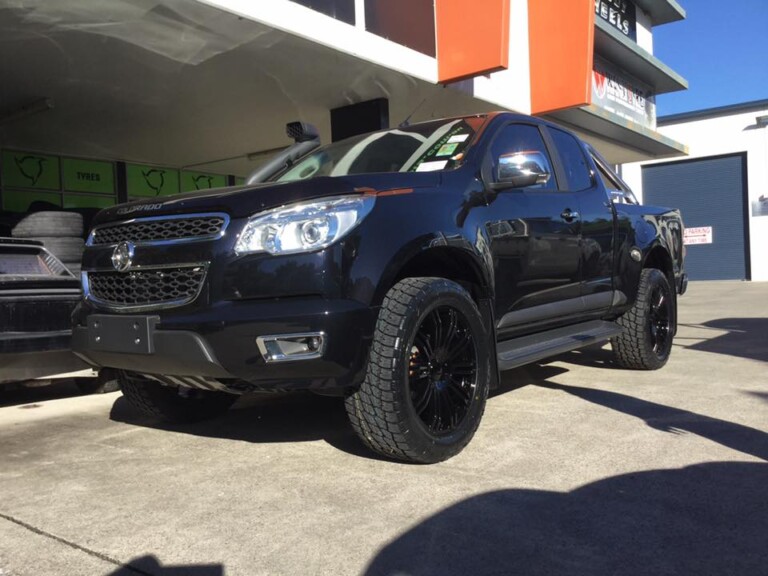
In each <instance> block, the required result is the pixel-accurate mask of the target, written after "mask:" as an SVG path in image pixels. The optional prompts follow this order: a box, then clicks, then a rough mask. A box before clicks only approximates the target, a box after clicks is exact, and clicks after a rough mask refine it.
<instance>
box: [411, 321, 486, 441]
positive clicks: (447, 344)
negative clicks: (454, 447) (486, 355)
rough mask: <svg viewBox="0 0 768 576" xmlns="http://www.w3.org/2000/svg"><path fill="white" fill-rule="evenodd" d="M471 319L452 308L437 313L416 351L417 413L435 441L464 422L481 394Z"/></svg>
mask: <svg viewBox="0 0 768 576" xmlns="http://www.w3.org/2000/svg"><path fill="white" fill-rule="evenodd" d="M476 346H477V345H476V342H475V339H474V338H473V336H472V331H471V330H470V328H469V325H468V322H467V319H466V317H464V315H463V314H462V313H461V312H459V311H458V310H456V308H453V307H451V306H440V307H438V308H435V309H433V310H432V311H431V312H430V313H429V314H428V315H427V317H426V318H424V320H423V321H422V322H421V324H420V325H419V328H418V330H417V332H416V335H415V337H414V339H413V344H412V346H411V358H410V362H409V366H408V385H409V389H410V397H411V403H412V406H413V409H414V410H415V411H416V414H417V416H418V417H419V419H420V420H421V422H422V423H423V424H424V426H426V427H427V429H428V430H429V431H430V432H431V433H433V434H436V435H441V434H449V433H450V432H452V431H454V430H456V428H457V427H458V426H459V425H460V424H461V423H462V422H463V421H464V419H465V418H466V416H467V413H468V412H469V407H470V405H471V403H472V398H473V396H474V393H475V389H476V388H477V349H476Z"/></svg>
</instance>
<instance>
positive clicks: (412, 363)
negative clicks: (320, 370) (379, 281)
mask: <svg viewBox="0 0 768 576" xmlns="http://www.w3.org/2000/svg"><path fill="white" fill-rule="evenodd" d="M487 341H488V339H487V338H486V332H485V328H484V327H483V321H482V318H481V316H480V313H479V311H478V309H477V306H476V305H475V303H474V301H473V300H472V298H471V297H470V295H469V294H468V293H467V291H466V290H464V289H463V288H462V287H461V286H459V285H458V284H456V283H455V282H452V281H450V280H446V279H443V278H407V279H405V280H401V281H400V282H398V283H397V284H396V285H395V286H393V287H392V288H391V289H390V290H389V292H388V293H387V295H386V297H385V299H384V303H383V305H382V308H381V311H380V312H379V317H378V320H377V323H376V332H375V334H374V339H373V344H372V346H371V351H370V354H369V358H368V366H367V371H366V377H365V380H364V382H363V384H362V385H361V386H360V389H359V390H357V391H355V392H354V393H353V394H352V395H350V396H349V397H348V398H347V399H346V407H347V413H348V415H349V419H350V422H351V424H352V427H353V428H354V429H355V432H357V434H358V436H360V438H361V439H362V440H363V442H364V443H365V444H366V445H367V446H368V447H369V448H371V449H372V450H374V451H376V452H378V453H380V454H383V455H385V456H388V457H391V458H396V459H399V460H405V461H409V462H420V463H434V462H440V461H443V460H447V459H448V458H450V457H452V456H455V455H456V454H458V453H459V452H461V450H462V449H463V448H464V447H465V446H466V445H467V444H468V443H469V441H470V440H471V439H472V436H474V434H475V431H476V430H477V427H478V425H479V424H480V419H481V417H482V415H483V411H484V409H485V401H486V398H487V396H488V386H489V375H490V355H489V352H488V348H487Z"/></svg>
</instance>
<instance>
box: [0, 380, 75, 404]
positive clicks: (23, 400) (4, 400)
mask: <svg viewBox="0 0 768 576" xmlns="http://www.w3.org/2000/svg"><path fill="white" fill-rule="evenodd" d="M82 395H83V393H82V392H81V391H80V389H79V388H78V387H77V386H76V385H75V383H74V381H73V380H71V379H63V380H59V381H54V382H53V383H52V384H50V385H47V386H40V387H35V388H25V387H23V386H20V385H18V384H3V385H0V408H3V407H5V406H19V407H21V408H24V407H25V406H23V404H29V405H34V404H35V403H36V402H45V401H46V400H57V399H59V398H72V397H73V396H82Z"/></svg>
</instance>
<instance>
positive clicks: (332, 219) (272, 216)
mask: <svg viewBox="0 0 768 576" xmlns="http://www.w3.org/2000/svg"><path fill="white" fill-rule="evenodd" d="M375 201H376V198H375V196H334V197H332V198H324V199H322V200H314V201H312V202H301V203H299V204H293V205H291V206H285V207H282V208H278V209H276V210H269V211H267V212H263V213H261V214H258V215H256V216H253V217H251V219H250V220H248V224H246V225H245V228H243V231H242V232H241V233H240V236H239V238H238V239H237V243H236V244H235V252H237V253H238V254H243V253H247V252H269V253H270V254H294V253H296V252H309V251H312V250H320V249H322V248H325V247H327V246H330V245H331V244H333V243H334V242H336V240H339V239H340V238H343V237H344V236H346V235H347V234H348V233H349V232H350V230H352V229H353V228H354V227H355V226H357V225H358V224H360V222H362V221H363V218H365V217H366V216H367V215H368V213H369V212H370V211H371V209H372V208H373V204H374V202H375Z"/></svg>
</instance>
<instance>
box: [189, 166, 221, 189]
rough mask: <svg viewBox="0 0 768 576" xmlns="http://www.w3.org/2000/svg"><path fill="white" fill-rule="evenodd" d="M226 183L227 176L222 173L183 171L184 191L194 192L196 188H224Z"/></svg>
mask: <svg viewBox="0 0 768 576" xmlns="http://www.w3.org/2000/svg"><path fill="white" fill-rule="evenodd" d="M226 185H227V177H226V176H223V175H221V174H207V173H203V172H187V171H184V172H182V173H181V191H182V192H194V191H195V190H207V189H208V188H223V187H224V186H226Z"/></svg>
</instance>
